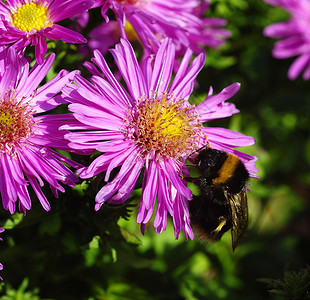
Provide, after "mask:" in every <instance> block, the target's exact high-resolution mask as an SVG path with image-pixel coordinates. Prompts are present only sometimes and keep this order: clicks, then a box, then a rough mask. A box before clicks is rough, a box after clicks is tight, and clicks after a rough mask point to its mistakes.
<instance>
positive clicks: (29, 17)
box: [12, 2, 53, 32]
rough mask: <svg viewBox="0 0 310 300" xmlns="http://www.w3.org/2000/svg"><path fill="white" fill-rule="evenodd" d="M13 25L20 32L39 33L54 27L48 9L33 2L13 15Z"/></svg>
mask: <svg viewBox="0 0 310 300" xmlns="http://www.w3.org/2000/svg"><path fill="white" fill-rule="evenodd" d="M12 25H13V26H14V27H16V28H18V29H20V30H23V31H26V32H31V31H32V30H35V31H39V30H41V29H43V28H46V27H50V26H52V25H53V24H52V22H50V21H49V18H48V12H47V9H46V8H44V7H43V6H42V5H38V4H35V3H33V2H31V3H27V4H24V5H23V6H21V7H20V8H19V9H18V10H17V12H16V13H14V14H13V20H12Z"/></svg>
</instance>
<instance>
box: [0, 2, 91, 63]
mask: <svg viewBox="0 0 310 300" xmlns="http://www.w3.org/2000/svg"><path fill="white" fill-rule="evenodd" d="M92 5H93V1H92V0H67V1H63V0H7V1H6V4H4V3H2V2H0V45H8V44H11V43H14V47H15V49H16V50H20V49H23V48H24V47H26V46H28V45H29V44H30V43H32V45H33V46H34V47H35V57H36V60H37V63H39V64H42V63H43V58H44V54H45V53H46V51H47V45H46V40H45V38H48V39H51V40H55V41H57V40H61V41H64V42H67V43H86V42H87V40H86V39H85V38H84V37H83V36H82V35H81V34H79V33H77V32H75V31H72V30H70V29H68V28H65V27H63V26H60V25H58V24H56V23H57V22H59V21H61V20H63V19H66V18H69V17H71V16H74V15H76V14H79V13H82V12H84V11H86V10H87V9H89V8H91V6H92Z"/></svg>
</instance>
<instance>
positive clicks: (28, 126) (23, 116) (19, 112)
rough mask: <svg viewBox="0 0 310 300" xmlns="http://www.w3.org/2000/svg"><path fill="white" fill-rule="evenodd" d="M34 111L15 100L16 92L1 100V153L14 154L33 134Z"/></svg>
mask: <svg viewBox="0 0 310 300" xmlns="http://www.w3.org/2000/svg"><path fill="white" fill-rule="evenodd" d="M34 124H35V122H34V120H33V118H32V111H31V110H30V109H29V106H28V105H27V104H21V103H19V102H17V101H16V99H15V98H14V92H13V93H11V94H9V93H7V94H6V95H5V97H4V99H0V153H1V152H7V153H10V154H11V153H13V152H14V148H15V147H16V146H18V145H20V144H21V142H23V141H25V140H26V139H27V138H28V137H29V136H30V135H31V134H32V133H33V129H32V127H33V125H34Z"/></svg>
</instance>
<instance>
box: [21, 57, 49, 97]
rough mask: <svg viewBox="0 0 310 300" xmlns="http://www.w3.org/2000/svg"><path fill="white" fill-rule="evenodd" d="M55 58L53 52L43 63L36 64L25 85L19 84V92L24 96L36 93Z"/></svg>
mask: <svg viewBox="0 0 310 300" xmlns="http://www.w3.org/2000/svg"><path fill="white" fill-rule="evenodd" d="M54 60H55V54H54V53H52V54H50V55H49V56H47V57H46V59H45V60H44V61H43V63H42V64H35V65H34V66H33V67H32V69H31V71H30V73H29V75H28V78H27V79H26V80H25V81H24V85H23V86H19V90H18V94H19V95H21V96H22V97H30V96H31V95H33V94H34V91H35V90H36V89H37V87H38V86H39V84H40V83H41V81H42V80H43V79H44V77H45V76H46V74H47V73H48V71H49V70H50V68H51V66H52V65H53V63H54Z"/></svg>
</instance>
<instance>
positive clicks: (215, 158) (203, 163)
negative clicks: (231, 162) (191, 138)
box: [195, 148, 227, 174]
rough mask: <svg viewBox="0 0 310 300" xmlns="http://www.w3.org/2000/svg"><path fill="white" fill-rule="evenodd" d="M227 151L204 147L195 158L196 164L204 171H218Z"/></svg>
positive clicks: (206, 172)
mask: <svg viewBox="0 0 310 300" xmlns="http://www.w3.org/2000/svg"><path fill="white" fill-rule="evenodd" d="M226 157H227V153H225V152H223V151H219V150H215V149H211V148H206V149H203V150H201V151H200V152H199V154H198V156H197V157H196V159H195V165H196V166H197V168H198V169H199V170H200V171H201V172H202V173H203V174H208V173H210V172H211V173H212V172H214V171H218V170H219V169H220V167H221V166H222V165H223V163H224V161H225V159H226Z"/></svg>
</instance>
